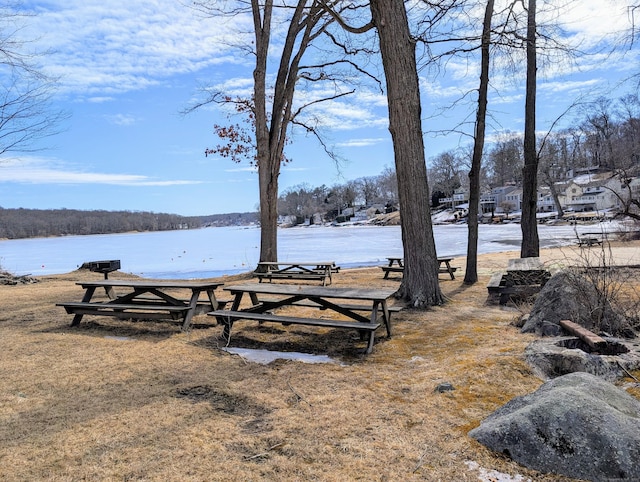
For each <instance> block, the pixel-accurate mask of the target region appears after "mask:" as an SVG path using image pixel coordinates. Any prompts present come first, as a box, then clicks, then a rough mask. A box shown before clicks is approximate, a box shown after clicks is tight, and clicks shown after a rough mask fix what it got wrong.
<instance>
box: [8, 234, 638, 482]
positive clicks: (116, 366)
mask: <svg viewBox="0 0 640 482" xmlns="http://www.w3.org/2000/svg"><path fill="white" fill-rule="evenodd" d="M638 246H640V244H636V245H624V246H622V247H621V249H626V248H633V249H636V250H637V247H638ZM636 252H637V251H636ZM541 254H542V256H543V259H544V260H545V261H547V262H553V263H567V264H568V263H569V261H568V260H567V255H566V252H563V251H560V250H543V251H542V253H541ZM517 256H518V254H517V253H515V252H514V253H507V254H505V253H500V254H493V255H483V256H481V257H480V264H479V275H480V281H479V282H478V283H477V284H476V285H474V286H465V285H464V284H463V283H462V278H463V270H464V266H465V265H464V259H461V258H458V259H456V260H454V262H453V265H454V266H457V267H459V270H458V271H457V272H456V280H453V281H452V280H449V279H448V276H444V275H442V276H441V286H442V289H443V291H444V293H445V295H446V297H447V299H448V302H447V304H446V305H444V306H441V307H436V308H433V309H431V310H429V311H415V310H405V311H402V312H400V313H396V314H394V315H393V318H392V321H393V330H394V335H393V337H392V338H391V339H386V338H385V336H384V333H383V330H381V333H380V334H379V336H378V337H377V342H376V345H375V347H374V350H373V353H372V354H370V355H367V356H364V355H362V351H363V348H364V343H363V342H361V341H360V340H359V339H358V337H357V335H356V336H354V334H352V333H349V332H348V331H346V330H333V331H332V330H320V329H316V328H308V329H307V328H305V327H294V326H291V327H276V326H270V327H266V326H262V327H261V326H260V325H258V324H256V323H249V322H247V323H238V324H237V326H234V333H233V336H232V339H231V344H232V346H246V347H256V348H270V349H274V350H281V351H301V352H307V353H318V354H325V355H326V354H329V355H331V356H332V357H334V358H335V359H337V360H338V361H339V362H340V363H333V364H303V363H298V362H292V361H276V362H273V363H271V364H269V365H260V364H255V363H249V362H247V361H246V360H244V359H243V358H241V357H238V356H235V355H232V354H229V353H227V352H225V351H224V350H221V349H220V348H221V347H223V346H224V342H223V340H222V337H221V332H222V329H221V327H218V326H215V324H214V322H215V320H212V319H211V317H207V316H199V317H196V319H195V328H194V329H192V330H191V331H189V332H188V333H182V332H180V329H179V325H178V324H172V323H154V322H137V323H134V322H128V321H118V320H113V319H110V318H106V317H89V316H87V317H86V320H83V322H82V323H81V325H80V326H79V327H77V328H70V327H69V323H70V321H71V317H70V316H69V315H67V314H66V313H65V311H64V309H62V308H59V307H56V306H55V303H57V302H60V301H67V300H76V299H79V297H80V296H82V290H81V289H80V288H79V287H78V286H77V285H76V284H75V282H76V281H79V280H81V279H99V278H100V277H101V275H100V274H99V273H90V272H85V271H84V270H83V271H82V272H80V271H78V272H73V273H69V274H66V275H61V276H48V277H43V278H40V282H39V283H35V284H29V285H15V286H0V305H1V306H3V308H4V309H3V310H2V312H1V313H0V330H1V332H2V336H1V337H0V357H1V358H0V363H1V364H2V372H3V376H2V377H1V378H0V462H1V464H2V467H4V468H5V469H3V475H2V478H3V480H7V481H18V480H20V481H22V480H83V479H85V480H132V479H133V480H135V479H138V480H151V481H153V480H158V481H159V480H193V481H200V480H216V479H224V480H292V481H293V480H322V481H324V480H386V481H395V480H403V481H414V480H415V481H418V480H477V479H478V477H479V474H480V473H481V472H482V471H483V470H485V469H486V470H497V471H499V472H501V473H505V474H511V475H513V476H515V474H521V475H523V476H524V477H525V479H526V478H529V479H531V480H532V481H558V480H569V479H561V478H558V477H556V476H549V475H543V474H539V473H537V472H534V471H530V470H526V469H524V468H522V467H520V466H519V465H517V464H515V463H513V462H511V461H509V460H508V459H506V458H504V457H501V456H498V455H496V454H493V453H491V452H490V451H488V450H487V449H486V448H484V447H483V446H481V445H480V444H479V443H477V442H475V441H473V440H472V439H471V438H470V437H468V436H467V432H468V431H469V430H470V429H471V428H474V427H476V426H477V425H478V424H479V423H480V421H481V420H482V419H483V418H485V417H486V416H487V415H489V413H491V412H493V411H494V410H495V409H496V408H498V407H499V406H501V405H503V404H504V403H506V402H507V401H508V400H510V399H511V398H513V397H515V396H517V395H523V394H526V393H531V392H532V391H533V390H535V389H536V388H538V387H539V386H540V384H541V383H542V380H541V379H539V378H538V377H536V375H535V374H534V373H533V371H532V369H531V368H530V367H529V365H527V363H526V362H525V361H524V359H523V354H524V350H525V347H526V346H527V345H528V344H529V343H531V342H532V341H534V340H536V339H537V337H536V336H535V335H528V334H527V335H523V334H521V333H520V331H519V329H518V328H516V327H515V326H513V325H512V322H513V321H514V320H515V319H516V318H517V317H518V316H519V314H520V313H519V312H518V311H517V310H513V309H505V308H504V307H499V306H487V305H485V301H486V298H487V289H486V284H487V282H488V280H489V277H490V276H491V274H492V273H493V272H495V271H500V270H504V269H505V268H506V265H507V259H508V258H510V257H517ZM628 258H629V255H627V259H628ZM382 274H383V273H382V271H381V270H380V269H379V268H367V269H351V270H350V269H345V270H341V272H340V273H339V274H337V275H336V276H335V278H334V285H335V286H353V285H358V286H369V287H371V288H381V287H397V286H398V283H399V281H398V280H392V279H389V280H383V279H382ZM119 276H120V277H128V276H130V275H126V274H124V273H118V272H115V273H113V274H112V275H110V278H111V277H113V278H114V279H117V278H118V277H119ZM241 278H242V276H240V277H225V278H223V279H222V281H225V282H227V283H231V282H234V281H237V280H238V279H241ZM245 278H246V277H245ZM301 309H303V308H301ZM634 374H635V376H636V377H640V373H637V372H634ZM629 380H631V379H628V380H626V382H629ZM621 383H623V381H621ZM442 384H449V385H450V386H451V387H452V388H453V389H452V390H446V391H441V390H438V387H439V386H442ZM449 385H447V386H449ZM629 391H630V393H633V390H629ZM634 396H639V394H638V393H637V392H636V393H634ZM7 467H10V470H9V471H7V470H6V468H7ZM486 470H485V471H486Z"/></svg>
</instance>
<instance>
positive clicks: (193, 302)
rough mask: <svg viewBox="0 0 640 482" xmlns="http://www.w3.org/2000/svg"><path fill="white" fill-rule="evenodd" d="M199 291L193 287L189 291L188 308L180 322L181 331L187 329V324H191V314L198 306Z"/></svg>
mask: <svg viewBox="0 0 640 482" xmlns="http://www.w3.org/2000/svg"><path fill="white" fill-rule="evenodd" d="M200 291H201V290H198V289H194V290H193V291H192V293H191V299H190V300H189V309H188V310H187V312H186V313H185V314H184V321H183V322H182V331H187V330H188V329H189V325H191V319H192V318H193V315H194V313H195V312H196V308H197V307H198V299H199V298H200ZM212 304H213V303H212ZM214 309H215V308H214Z"/></svg>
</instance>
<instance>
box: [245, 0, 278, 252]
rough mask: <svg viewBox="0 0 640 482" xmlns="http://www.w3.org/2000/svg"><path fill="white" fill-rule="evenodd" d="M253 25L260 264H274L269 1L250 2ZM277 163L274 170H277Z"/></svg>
mask: <svg viewBox="0 0 640 482" xmlns="http://www.w3.org/2000/svg"><path fill="white" fill-rule="evenodd" d="M251 9H252V13H253V25H254V32H255V38H256V67H255V69H254V71H253V82H254V84H253V96H254V102H255V116H256V120H255V130H256V151H257V163H258V186H259V191H260V261H277V259H278V258H277V256H278V231H277V229H278V228H277V226H278V222H277V221H278V211H277V198H278V176H277V172H276V175H275V178H274V176H273V174H274V172H273V171H274V166H273V160H272V159H271V149H270V142H269V127H268V126H269V119H268V115H267V105H266V104H267V85H266V77H267V59H268V54H269V43H270V38H271V15H272V12H273V0H265V2H264V6H263V7H261V6H260V4H259V2H258V0H251ZM279 166H280V162H279V159H278V162H277V166H275V167H276V169H279Z"/></svg>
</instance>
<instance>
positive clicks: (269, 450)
mask: <svg viewBox="0 0 640 482" xmlns="http://www.w3.org/2000/svg"><path fill="white" fill-rule="evenodd" d="M283 445H284V442H280V443H277V444H275V445H274V446H273V447H269V448H268V449H267V451H266V452H262V453H261V454H255V455H251V456H248V457H245V458H244V459H245V460H252V459H259V458H261V457H266V456H267V455H269V452H271V451H272V450H275V449H277V448H278V447H282V446H283Z"/></svg>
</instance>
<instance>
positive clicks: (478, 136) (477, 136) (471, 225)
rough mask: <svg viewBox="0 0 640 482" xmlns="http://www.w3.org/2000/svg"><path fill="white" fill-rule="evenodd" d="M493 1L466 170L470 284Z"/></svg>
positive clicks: (467, 279)
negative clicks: (474, 127) (473, 131)
mask: <svg viewBox="0 0 640 482" xmlns="http://www.w3.org/2000/svg"><path fill="white" fill-rule="evenodd" d="M493 4H494V0H488V1H487V6H486V8H485V11H484V21H483V23H482V44H481V53H482V55H481V62H480V87H479V88H478V110H477V112H476V129H475V133H474V142H473V156H472V159H471V170H470V171H469V215H468V216H467V223H468V230H469V232H468V239H467V266H466V269H465V272H464V283H465V284H473V283H475V282H477V281H478V207H479V205H480V167H481V165H482V151H483V150H484V137H485V128H486V120H487V92H488V90H489V47H490V46H491V17H492V16H493Z"/></svg>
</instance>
